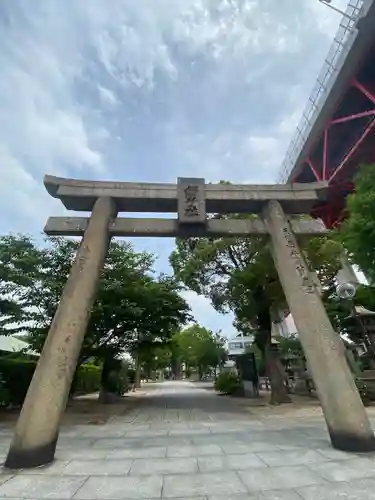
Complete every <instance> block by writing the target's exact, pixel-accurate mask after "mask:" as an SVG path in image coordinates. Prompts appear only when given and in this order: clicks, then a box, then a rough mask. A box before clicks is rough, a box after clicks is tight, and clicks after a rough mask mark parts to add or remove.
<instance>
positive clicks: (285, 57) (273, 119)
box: [0, 0, 344, 329]
mask: <svg viewBox="0 0 375 500" xmlns="http://www.w3.org/2000/svg"><path fill="white" fill-rule="evenodd" d="M342 4H344V0H337V5H340V6H343V5H342ZM339 21H340V16H339V15H337V14H336V13H334V12H332V11H330V10H329V9H328V8H326V7H324V6H323V5H321V4H320V3H319V2H317V0H304V1H299V2H298V1H296V0H279V1H275V0H185V1H184V2H182V1H176V0H157V1H156V0H111V1H110V2H108V1H105V0H90V2H88V1H86V2H78V1H76V0H66V1H64V2H62V1H61V0H50V1H49V2H32V3H30V2H27V1H26V0H20V1H19V2H4V3H3V4H2V5H1V7H0V27H1V31H2V44H1V47H0V169H1V175H2V183H1V185H0V209H1V214H2V221H1V224H2V226H1V227H2V230H3V231H9V230H13V231H28V232H33V233H34V234H37V233H38V232H39V231H40V229H41V228H42V227H43V225H44V222H45V220H46V218H47V217H48V216H49V215H53V214H56V215H58V214H59V213H61V212H63V209H62V206H61V205H60V204H59V203H58V202H56V201H54V200H52V199H50V198H49V197H48V195H47V194H46V192H45V190H44V188H43V185H42V178H43V174H44V173H51V174H58V175H67V176H76V177H81V178H82V177H87V178H90V177H91V178H95V179H97V178H100V177H102V178H112V179H119V180H144V181H147V180H148V181H174V180H175V178H176V177H178V176H183V175H185V176H200V177H205V178H206V179H208V180H219V179H229V180H233V181H237V182H240V181H246V182H254V183H257V182H270V181H273V180H274V179H275V178H276V173H277V170H278V168H279V165H280V164H281V162H282V159H283V154H284V151H285V149H286V147H287V145H288V141H289V138H290V136H291V134H292V132H293V131H294V127H295V125H296V124H297V122H298V120H299V117H300V114H301V112H302V109H303V107H304V105H305V103H306V100H307V97H308V94H309V92H310V90H311V88H312V86H313V84H314V80H315V78H316V76H317V72H318V71H319V69H320V66H321V64H322V63H323V60H324V57H325V55H326V52H327V50H328V47H329V45H330V43H331V39H332V38H333V34H334V32H335V30H336V27H337V26H338V23H339ZM144 247H147V249H149V250H154V251H155V252H156V253H157V254H158V255H159V257H160V259H159V264H158V266H159V268H162V269H163V270H165V269H166V267H167V256H168V252H169V250H170V248H171V242H164V241H163V240H159V241H158V242H157V243H155V242H152V241H144V242H143V243H142V242H141V241H139V240H138V242H137V248H144ZM189 297H190V299H189V300H191V301H192V303H195V304H196V306H195V308H196V310H197V316H199V319H200V321H202V323H206V324H208V326H210V325H211V324H212V325H215V324H220V323H221V322H222V321H226V319H225V320H224V319H223V317H221V316H217V315H216V314H215V313H213V312H212V309H211V308H210V306H209V305H208V304H207V302H206V301H205V300H203V299H199V298H196V297H194V296H193V295H192V294H190V296H189ZM194 301H195V302H194ZM199 311H200V312H199ZM228 321H229V318H228ZM215 322H216V323H215ZM229 323H230V321H229ZM212 328H214V327H212ZM228 328H229V327H228ZM214 329H215V328H214Z"/></svg>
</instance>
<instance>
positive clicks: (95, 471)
mask: <svg viewBox="0 0 375 500" xmlns="http://www.w3.org/2000/svg"><path fill="white" fill-rule="evenodd" d="M132 463H133V461H132V460H129V459H128V460H126V459H125V460H124V459H122V460H120V459H118V460H72V461H71V462H69V463H68V464H67V465H66V466H65V468H64V469H63V470H62V473H63V474H64V475H72V476H126V475H127V474H128V473H129V471H130V467H131V465H132Z"/></svg>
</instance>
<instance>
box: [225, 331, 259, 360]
mask: <svg viewBox="0 0 375 500" xmlns="http://www.w3.org/2000/svg"><path fill="white" fill-rule="evenodd" d="M253 341H254V335H243V334H242V333H237V335H235V336H234V337H232V338H231V339H229V340H228V343H227V347H228V355H229V357H231V356H239V355H240V354H245V352H246V350H247V347H250V346H251V344H252V343H253Z"/></svg>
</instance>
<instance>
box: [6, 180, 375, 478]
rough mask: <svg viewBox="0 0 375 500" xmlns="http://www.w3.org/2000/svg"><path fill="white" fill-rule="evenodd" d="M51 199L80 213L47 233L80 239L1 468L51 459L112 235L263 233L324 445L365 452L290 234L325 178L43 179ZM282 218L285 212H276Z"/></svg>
mask: <svg viewBox="0 0 375 500" xmlns="http://www.w3.org/2000/svg"><path fill="white" fill-rule="evenodd" d="M44 184H45V187H46V189H47V191H48V192H49V194H50V195H51V196H53V197H54V198H58V199H60V200H61V201H62V202H63V204H64V206H65V207H66V208H67V209H68V210H73V211H81V212H91V216H90V217H89V218H86V217H73V218H69V217H51V218H49V220H48V222H47V225H46V227H45V232H46V233H47V234H49V235H66V236H82V241H81V245H80V247H79V250H78V252H77V256H76V259H75V262H74V263H73V265H72V268H71V272H70V275H69V278H68V280H67V283H66V285H65V288H64V291H63V294H62V297H61V301H60V304H59V306H58V309H57V311H56V314H55V317H54V319H53V322H52V324H51V328H50V331H49V334H48V337H47V339H46V342H45V345H44V348H43V352H42V354H41V356H40V359H39V363H38V366H37V368H36V370H35V373H34V376H33V379H32V381H31V384H30V387H29V390H28V392H27V396H26V399H25V402H24V405H23V408H22V411H21V414H20V416H19V419H18V422H17V425H16V429H15V433H14V437H13V440H12V443H11V445H10V449H9V452H8V456H7V459H6V462H5V466H7V467H10V468H16V469H18V468H25V467H35V466H39V465H43V464H47V463H49V462H51V461H52V460H53V458H54V454H55V448H56V443H57V439H58V432H59V424H60V419H61V416H62V414H63V412H64V410H65V407H66V402H67V398H68V394H69V389H70V386H71V382H72V378H73V375H74V371H75V368H76V364H77V359H78V356H79V352H80V349H81V346H82V342H83V338H84V335H85V331H86V327H87V323H88V319H89V314H90V311H91V308H92V306H93V302H94V299H95V291H96V285H97V282H98V279H99V275H100V271H101V269H102V266H103V264H104V260H105V258H106V253H107V249H108V245H109V241H110V239H111V237H112V236H148V237H150V236H156V237H190V236H212V237H220V236H226V237H228V236H241V237H246V236H249V237H251V236H252V235H256V234H269V236H270V247H271V251H272V254H273V258H274V261H275V265H276V268H277V271H278V273H279V277H280V281H281V283H282V286H283V289H284V292H285V296H286V299H287V301H288V304H289V308H290V311H291V313H292V315H293V318H294V321H295V323H296V326H297V329H298V332H299V334H300V338H301V342H302V346H303V349H304V352H305V355H306V357H307V360H308V364H309V367H310V369H311V373H312V376H313V379H314V382H315V386H316V388H317V392H318V395H319V399H320V402H321V405H322V408H323V412H324V417H325V420H326V423H327V427H328V431H329V434H330V437H331V442H332V445H333V446H334V447H335V448H337V449H341V450H345V451H352V452H363V451H373V450H375V438H374V435H373V432H372V430H371V427H370V423H369V420H368V418H367V415H366V412H365V409H364V407H363V404H362V401H361V398H360V396H359V394H358V391H357V388H356V385H355V382H354V380H353V376H352V374H351V372H350V369H349V367H348V365H347V362H346V359H345V354H344V351H345V349H344V346H343V343H342V342H341V339H340V337H339V335H337V333H336V332H335V331H334V330H333V328H332V326H331V323H330V321H329V319H328V316H327V313H326V311H325V308H324V305H323V303H322V301H321V298H320V295H319V293H318V290H317V286H316V283H314V280H313V279H312V277H311V273H310V271H309V270H308V267H307V265H306V262H305V260H304V257H303V255H302V254H301V252H300V249H299V247H298V243H297V240H296V236H302V235H307V236H309V235H310V236H312V235H317V234H322V233H324V231H325V228H324V226H323V224H322V223H321V222H320V221H317V220H315V221H309V220H298V219H297V218H293V216H295V215H298V214H306V213H310V209H311V207H312V205H313V204H315V203H316V202H317V201H318V200H319V199H322V198H323V197H324V193H325V187H326V186H325V184H322V183H316V184H293V185H223V184H205V181H204V179H186V178H181V179H178V183H177V185H176V184H146V183H127V182H94V181H81V180H73V179H62V178H57V177H52V176H46V177H45V179H44ZM118 212H155V213H162V212H165V213H176V212H177V214H178V218H175V219H131V218H117V214H118ZM213 213H219V214H231V213H254V214H258V215H259V217H258V218H256V219H255V220H238V219H233V220H218V219H216V220H212V219H211V220H207V216H206V214H213ZM285 214H288V215H285Z"/></svg>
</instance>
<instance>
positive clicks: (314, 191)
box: [44, 175, 327, 215]
mask: <svg viewBox="0 0 375 500" xmlns="http://www.w3.org/2000/svg"><path fill="white" fill-rule="evenodd" d="M44 185H45V187H46V189H47V191H48V193H49V194H50V195H51V196H53V197H54V198H58V199H60V200H61V201H62V203H63V204H64V206H65V207H66V208H67V209H68V210H74V211H79V212H90V211H91V210H92V208H93V206H94V203H95V201H96V200H97V199H98V198H100V197H103V196H105V197H111V198H113V199H114V200H115V201H116V205H117V209H118V211H119V212H155V213H175V212H180V208H181V203H182V202H183V203H188V201H189V195H188V189H189V188H190V189H191V188H193V191H194V190H195V191H194V195H193V197H195V199H196V200H198V202H200V203H201V204H202V203H203V205H204V212H205V213H221V214H230V213H254V214H257V213H261V212H262V210H263V208H264V206H265V204H266V203H267V202H268V201H270V200H277V201H279V202H280V204H281V205H282V207H283V209H284V211H285V212H286V213H288V214H304V213H309V212H310V210H311V208H312V206H313V205H314V204H316V202H317V201H319V200H323V199H324V198H325V194H326V188H327V183H326V182H316V183H311V184H307V183H306V184H305V183H304V184H266V185H264V184H261V185H257V184H206V183H205V181H204V179H190V178H179V179H178V183H177V184H162V183H160V184H159V183H143V182H112V181H89V180H88V181H87V180H79V179H65V178H61V177H55V176H51V175H46V176H45V177H44ZM182 196H184V197H185V198H184V200H183V201H181V200H182ZM190 215H191V214H190Z"/></svg>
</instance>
